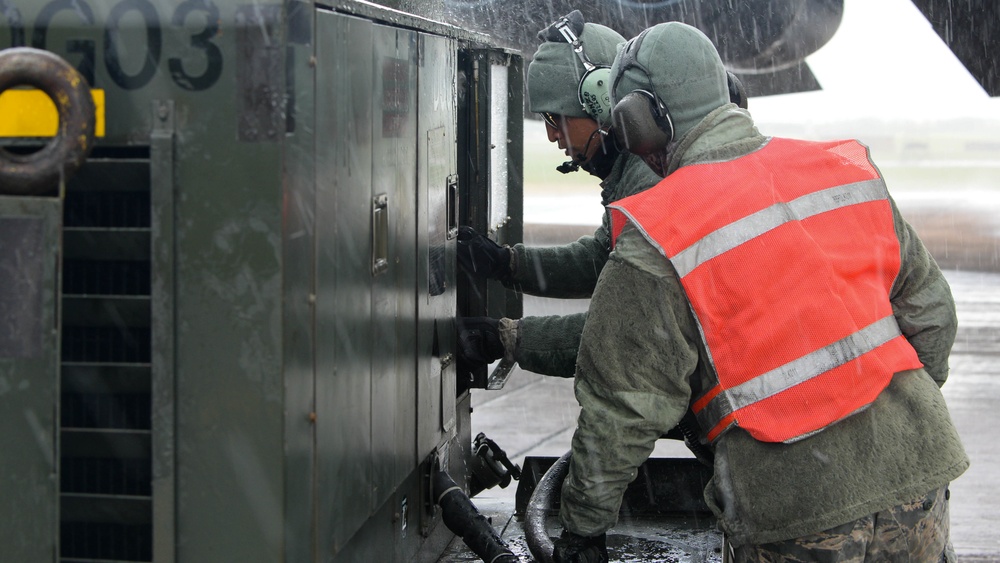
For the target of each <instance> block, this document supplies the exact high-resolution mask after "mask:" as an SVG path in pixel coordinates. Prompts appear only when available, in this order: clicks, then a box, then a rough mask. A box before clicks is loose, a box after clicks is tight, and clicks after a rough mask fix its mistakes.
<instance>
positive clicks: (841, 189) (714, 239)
mask: <svg viewBox="0 0 1000 563" xmlns="http://www.w3.org/2000/svg"><path fill="white" fill-rule="evenodd" d="M888 197H889V193H888V191H887V190H886V188H885V182H883V181H882V179H881V178H874V179H871V180H865V181H863V182H855V183H853V184H845V185H843V186H836V187H833V188H828V189H825V190H820V191H818V192H813V193H811V194H807V195H804V196H802V197H799V198H797V199H793V200H792V201H790V202H788V203H775V204H774V205H772V206H770V207H767V208H764V209H761V210H760V211H758V212H756V213H754V214H753V215H748V216H747V217H744V218H743V219H740V220H739V221H736V222H734V223H730V224H728V225H726V226H725V227H722V228H720V229H718V230H715V231H713V232H711V233H709V234H708V235H706V236H705V237H704V238H702V239H701V240H699V241H697V242H695V243H694V244H692V245H691V246H689V247H687V248H685V249H684V250H682V251H680V252H679V253H678V254H677V256H674V257H672V258H670V261H671V262H672V263H673V265H674V268H676V269H677V274H678V275H680V276H681V277H684V276H686V275H688V274H689V273H691V271H692V270H694V269H695V268H697V267H698V266H699V265H701V264H703V263H705V262H707V261H709V260H711V259H712V258H715V257H716V256H718V255H720V254H722V253H723V252H726V251H728V250H732V249H734V248H736V247H737V246H739V245H741V244H743V243H745V242H747V241H748V240H752V239H754V238H756V237H759V236H760V235H762V234H764V233H766V232H768V231H770V230H772V229H775V228H777V227H780V226H781V225H783V224H785V223H788V222H790V221H801V220H802V219H805V218H807V217H812V216H813V215H819V214H820V213H825V212H827V211H832V210H834V209H839V208H841V207H847V206H849V205H855V204H858V203H864V202H868V201H876V200H880V199H887V198H888ZM647 238H648V237H647Z"/></svg>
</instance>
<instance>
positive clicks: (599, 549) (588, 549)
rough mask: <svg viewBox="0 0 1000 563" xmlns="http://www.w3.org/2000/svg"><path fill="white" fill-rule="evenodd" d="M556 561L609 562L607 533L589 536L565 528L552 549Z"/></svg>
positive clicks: (561, 562) (564, 562)
mask: <svg viewBox="0 0 1000 563" xmlns="http://www.w3.org/2000/svg"><path fill="white" fill-rule="evenodd" d="M552 560H553V561H555V563H607V561H608V546H607V535H606V534H601V535H599V536H594V537H592V538H588V537H586V536H578V535H576V534H574V533H573V532H570V531H568V530H563V533H562V536H560V537H559V539H557V540H556V541H555V549H554V550H553V551H552Z"/></svg>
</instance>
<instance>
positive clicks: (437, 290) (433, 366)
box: [416, 34, 458, 459]
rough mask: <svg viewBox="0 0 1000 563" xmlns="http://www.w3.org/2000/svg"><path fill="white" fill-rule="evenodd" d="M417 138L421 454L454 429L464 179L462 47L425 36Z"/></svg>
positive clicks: (418, 436) (436, 444)
mask: <svg viewBox="0 0 1000 563" xmlns="http://www.w3.org/2000/svg"><path fill="white" fill-rule="evenodd" d="M419 37H420V39H419V40H420V59H419V67H420V93H419V100H418V108H419V112H420V119H419V133H418V135H417V182H418V186H419V188H418V193H419V196H420V199H419V201H418V205H417V207H418V213H417V218H418V225H417V236H418V247H417V248H418V254H417V258H418V268H419V273H418V276H417V281H418V282H419V285H418V286H417V299H418V304H417V310H418V318H419V330H418V339H419V344H418V352H417V405H418V406H417V418H416V424H417V430H418V435H417V450H418V451H417V455H418V456H419V458H420V459H423V458H424V457H426V456H427V455H428V454H430V453H431V451H432V450H433V449H434V448H436V447H438V446H440V445H441V443H442V442H443V441H444V440H447V439H448V438H449V437H451V436H453V435H454V431H455V387H456V377H457V376H456V374H455V362H454V351H453V350H452V348H453V345H454V340H455V338H454V329H453V327H452V319H453V318H454V317H455V236H456V234H457V230H458V177H457V176H456V175H455V173H456V163H455V160H456V153H455V135H456V124H457V110H456V94H457V92H456V69H457V66H456V65H457V61H456V59H457V46H456V44H455V41H454V40H453V39H448V38H445V37H439V36H434V35H427V34H420V36H419Z"/></svg>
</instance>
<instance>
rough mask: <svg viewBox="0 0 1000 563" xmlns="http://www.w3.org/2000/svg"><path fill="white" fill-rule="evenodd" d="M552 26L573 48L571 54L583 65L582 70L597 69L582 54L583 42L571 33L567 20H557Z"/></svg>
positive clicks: (585, 55)
mask: <svg viewBox="0 0 1000 563" xmlns="http://www.w3.org/2000/svg"><path fill="white" fill-rule="evenodd" d="M552 25H554V26H555V28H556V31H558V32H559V33H560V34H562V36H563V38H565V39H566V42H567V43H569V44H570V47H572V48H573V52H574V53H576V56H577V57H579V58H580V62H581V63H583V68H584V69H586V70H588V71H590V70H594V69H595V68H597V65H595V64H594V63H592V62H590V59H589V58H588V57H587V54H586V53H584V52H583V41H580V38H579V37H577V36H576V34H575V33H573V29H572V28H571V27H570V26H569V19H567V18H565V17H562V18H559V21H557V22H555V23H554V24H552Z"/></svg>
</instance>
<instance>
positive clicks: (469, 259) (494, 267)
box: [458, 227, 510, 279]
mask: <svg viewBox="0 0 1000 563" xmlns="http://www.w3.org/2000/svg"><path fill="white" fill-rule="evenodd" d="M458 263H459V264H460V265H461V266H462V268H463V269H464V270H465V271H466V272H468V273H469V274H471V275H473V276H477V277H480V278H492V279H503V278H506V277H507V276H509V275H510V249H509V248H506V247H503V246H500V245H499V244H497V243H495V242H493V241H492V240H491V239H490V238H489V237H486V236H483V235H481V234H479V233H477V232H476V231H475V229H473V228H472V227H459V228H458Z"/></svg>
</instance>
